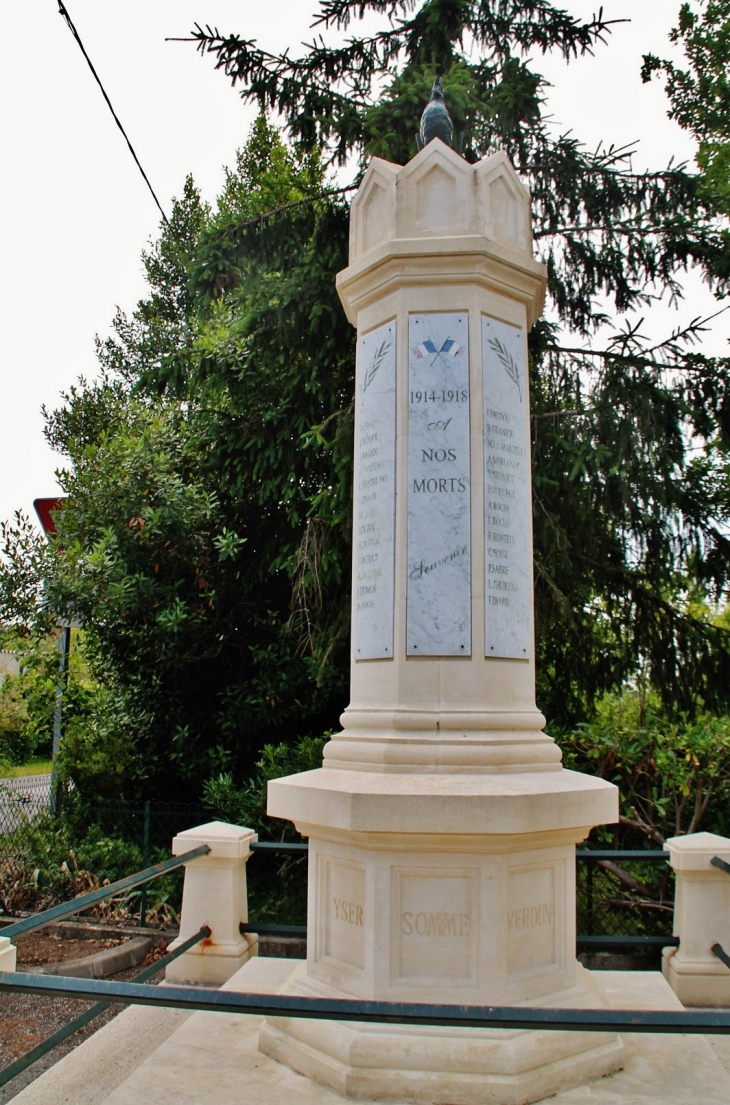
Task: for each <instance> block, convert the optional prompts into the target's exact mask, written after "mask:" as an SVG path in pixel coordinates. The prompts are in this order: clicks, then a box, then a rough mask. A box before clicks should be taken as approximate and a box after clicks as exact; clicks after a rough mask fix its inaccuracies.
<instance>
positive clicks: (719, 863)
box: [710, 856, 730, 875]
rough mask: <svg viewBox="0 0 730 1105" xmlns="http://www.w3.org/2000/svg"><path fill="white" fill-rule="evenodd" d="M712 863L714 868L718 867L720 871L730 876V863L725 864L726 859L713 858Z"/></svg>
mask: <svg viewBox="0 0 730 1105" xmlns="http://www.w3.org/2000/svg"><path fill="white" fill-rule="evenodd" d="M710 863H711V864H712V866H713V867H717V869H718V871H724V872H725V874H726V875H730V863H725V860H724V859H720V857H719V856H713V857H712V859H711V860H710Z"/></svg>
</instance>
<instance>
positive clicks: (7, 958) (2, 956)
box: [0, 936, 17, 972]
mask: <svg viewBox="0 0 730 1105" xmlns="http://www.w3.org/2000/svg"><path fill="white" fill-rule="evenodd" d="M16 959H17V951H16V948H15V945H14V944H13V943H11V941H10V940H8V938H7V936H0V972H2V971H14V970H15V963H16Z"/></svg>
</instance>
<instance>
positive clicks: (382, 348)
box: [352, 322, 396, 660]
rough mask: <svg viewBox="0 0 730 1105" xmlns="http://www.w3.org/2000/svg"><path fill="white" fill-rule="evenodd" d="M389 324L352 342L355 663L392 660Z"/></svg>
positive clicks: (392, 440)
mask: <svg viewBox="0 0 730 1105" xmlns="http://www.w3.org/2000/svg"><path fill="white" fill-rule="evenodd" d="M395 334H396V324H395V322H388V323H386V324H385V325H384V326H379V327H378V329H377V330H371V331H370V333H369V334H366V335H365V336H364V337H362V338H360V339H359V341H358V349H357V353H358V357H357V400H358V401H357V416H356V420H355V445H356V447H355V487H356V496H355V518H354V534H353V546H354V547H353V558H354V568H355V570H354V593H353V598H352V633H353V647H354V649H355V658H356V659H357V660H379V659H386V658H387V659H390V658H391V657H392V656H393V594H394V588H395V348H396V346H395Z"/></svg>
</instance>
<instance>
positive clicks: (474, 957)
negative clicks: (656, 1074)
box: [260, 140, 622, 1105]
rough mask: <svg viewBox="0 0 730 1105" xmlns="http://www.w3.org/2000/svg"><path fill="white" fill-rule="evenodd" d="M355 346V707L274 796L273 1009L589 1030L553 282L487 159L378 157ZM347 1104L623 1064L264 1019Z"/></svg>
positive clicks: (503, 167)
mask: <svg viewBox="0 0 730 1105" xmlns="http://www.w3.org/2000/svg"><path fill="white" fill-rule="evenodd" d="M338 289H339V292H340V296H341V298H342V301H343V304H344V306H345V310H346V311H347V314H348V317H349V318H350V320H351V321H352V323H353V325H355V326H356V327H357V330H358V363H357V377H356V417H355V511H354V539H353V546H354V552H353V617H352V627H353V628H352V666H351V702H350V705H349V706H348V708H347V709H346V711H345V713H344V714H343V716H342V719H341V720H342V725H343V731H342V732H341V733H339V734H337V735H336V736H335V737H333V739H332V740H331V741H330V743H329V744H328V745H327V747H326V749H325V755H324V767H323V768H322V769H320V770H318V771H312V772H307V773H304V774H302V775H297V776H292V777H290V778H288V779H281V780H276V781H275V782H273V783H270V784H269V805H268V810H269V813H270V814H271V815H272V816H275V817H283V818H287V819H290V820H292V821H294V823H295V825H296V827H297V829H298V830H299V831H300V832H301V833H303V834H304V835H305V836H308V837H309V840H310V868H309V905H308V928H309V937H308V954H307V963H306V968H305V969H304V970H303V971H302V972H300V973H299V974H298V975H297V976H296V977H295V978H294V979H292V980H290V982H289V983H288V984H287V985H288V988H289V990H290V991H291V992H295V993H304V994H317V995H330V996H340V997H341V996H353V997H361V998H376V999H382V1000H386V1001H387V1000H392V1001H414V1002H432V1003H448V1002H457V1003H463V1004H475V1005H476V1004H484V1005H488V1004H495V1005H511V1004H528V1005H529V1004H538V1005H546V1006H560V1005H563V1006H568V1005H570V1006H577V1007H585V1008H588V1007H600V1006H601V1005H602V1004H603V999H602V996H601V994H600V993H599V992H598V988H597V986H596V984H595V982H590V981H589V979H588V976H587V974H586V973H585V972H584V971H583V970H582V969H581V968H580V967H579V965H578V964H577V963H576V959H575V881H574V880H575V855H574V849H575V844H576V843H577V842H578V841H581V840H583V839H584V838H585V836H586V835H587V833H588V832H589V830H590V829H591V827H592V826H594V825H596V824H599V823H601V822H612V821H615V820H616V818H617V815H618V808H617V807H618V803H617V791H616V788H615V787H613V786H612V785H610V784H608V783H606V782H604V781H602V780H598V779H594V778H589V777H586V776H582V775H578V774H576V773H574V772H569V771H565V770H563V768H562V767H561V764H560V758H561V757H560V751H559V749H558V747H557V746H556V745H555V743H554V741H553V740H552V739H551V738H549V737H548V736H546V735H545V733H544V732H543V726H544V724H545V719H544V718H543V716H542V714H540V712H539V711H538V709H537V707H536V705H535V671H534V644H533V599H532V529H531V517H532V512H531V492H530V422H529V379H528V362H527V333H528V330H529V328H530V326H531V325H532V323H533V322H534V321H535V320H536V319H537V318H538V317H539V315H540V312H541V310H542V303H543V296H544V289H545V270H544V267H543V266H542V265H540V264H538V263H537V262H535V261H534V259H533V258H532V253H531V225H530V206H529V196H528V194H527V192H526V191H525V189H524V187H523V186H522V184H521V183H520V181H519V180H518V178H517V176H516V174H515V172H514V170H513V169H512V166H511V165H510V163H509V161H508V159H507V158H506V157H505V155H504V154H499V153H498V154H493V155H492V156H490V157H488V158H486V159H485V160H484V161H482V162H480V163H479V164H478V165H476V166H473V165H469V164H467V163H466V162H465V161H464V160H463V159H462V158H460V157H458V156H457V155H456V154H455V153H454V152H453V150H450V149H448V148H447V147H446V146H444V145H443V144H442V143H441V142H439V141H438V140H435V141H433V142H431V143H430V144H429V145H428V146H427V147H426V148H425V149H424V150H423V151H422V152H421V153H420V154H418V156H417V157H415V158H414V159H413V161H411V162H410V163H409V164H408V165H407V166H406V167H405V168H401V167H400V166H396V165H390V164H388V163H386V162H383V161H378V160H377V159H376V160H374V161H373V162H372V163H371V165H370V167H369V169H368V171H367V173H366V174H365V177H364V179H363V182H362V185H361V187H360V189H359V191H358V194H357V197H356V198H355V201H354V203H353V208H352V217H351V240H350V265H349V267H348V269H346V270H345V272H343V273H340V275H339V277H338ZM260 1046H261V1048H262V1050H263V1051H265V1052H266V1053H267V1054H269V1055H272V1056H274V1057H275V1058H277V1059H279V1060H281V1061H283V1062H286V1063H288V1064H289V1065H290V1066H292V1067H293V1068H294V1069H296V1070H299V1071H301V1072H303V1073H305V1074H307V1075H308V1076H310V1077H312V1078H315V1079H317V1080H319V1081H321V1082H323V1083H325V1084H327V1085H329V1086H332V1087H333V1088H335V1089H337V1090H338V1091H339V1092H341V1093H344V1094H347V1095H349V1096H356V1097H357V1096H360V1097H362V1096H365V1097H375V1098H377V1099H384V1100H385V1099H396V1100H401V1101H402V1100H413V1101H424V1102H449V1103H451V1105H468V1103H477V1102H479V1103H481V1102H483V1101H487V1100H488V1101H490V1102H493V1103H495V1105H496V1103H501V1105H517V1103H524V1102H527V1101H536V1100H539V1099H540V1098H543V1097H546V1096H548V1095H549V1094H551V1093H555V1092H557V1091H558V1090H559V1089H562V1088H565V1087H567V1086H571V1085H579V1084H581V1083H583V1082H585V1081H586V1080H587V1079H589V1078H591V1077H600V1076H602V1075H604V1074H606V1073H608V1072H610V1071H613V1070H616V1069H617V1068H618V1067H619V1066H620V1065H621V1061H622V1060H621V1056H622V1045H621V1042H620V1040H618V1038H616V1037H610V1036H609V1037H607V1036H605V1035H601V1036H598V1035H594V1034H591V1035H587V1034H582V1033H573V1034H570V1033H561V1032H496V1031H484V1032H477V1033H473V1032H466V1033H461V1032H458V1031H454V1030H452V1029H443V1030H433V1029H429V1030H411V1029H408V1030H406V1029H404V1030H399V1029H394V1028H393V1027H392V1026H388V1027H387V1028H385V1027H382V1028H376V1027H371V1028H366V1027H364V1026H357V1025H352V1024H350V1025H335V1024H332V1023H316V1022H307V1023H305V1022H295V1021H293V1020H281V1019H279V1020H276V1021H269V1022H268V1023H267V1024H265V1026H264V1028H263V1029H262V1032H261V1036H260Z"/></svg>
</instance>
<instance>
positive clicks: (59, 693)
mask: <svg viewBox="0 0 730 1105" xmlns="http://www.w3.org/2000/svg"><path fill="white" fill-rule="evenodd" d="M58 649H59V652H60V654H61V656H60V659H59V662H58V682H57V683H56V708H55V710H54V712H53V769H52V771H51V809H52V811H53V812H54V813H55V812H56V809H57V806H58V771H57V767H56V764H57V762H58V753H59V751H60V748H61V736H62V733H63V691H64V687H65V685H66V679H67V671H68V662H69V655H70V652H71V626H70V625H64V626H61V633H60V635H59V638H58Z"/></svg>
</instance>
